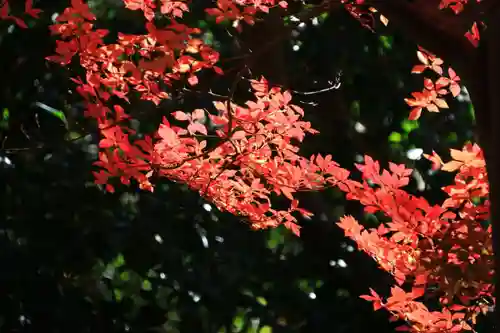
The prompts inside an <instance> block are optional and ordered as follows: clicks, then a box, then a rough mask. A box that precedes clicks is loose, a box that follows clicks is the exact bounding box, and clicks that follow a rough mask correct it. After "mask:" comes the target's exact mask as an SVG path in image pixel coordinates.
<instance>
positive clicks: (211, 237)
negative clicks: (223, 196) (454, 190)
mask: <svg viewBox="0 0 500 333" xmlns="http://www.w3.org/2000/svg"><path fill="white" fill-rule="evenodd" d="M68 4H69V1H63V0H60V1H43V2H42V1H38V2H35V5H36V6H37V7H39V8H42V9H43V11H44V12H43V14H42V17H41V19H39V20H36V21H35V20H32V21H29V20H28V24H29V25H30V28H29V29H28V30H23V29H20V28H18V27H15V26H13V25H12V24H11V23H12V22H6V21H3V22H0V55H1V62H0V68H1V75H0V111H1V112H2V113H1V117H2V118H1V119H0V126H1V128H0V140H1V142H2V146H1V151H0V158H1V161H0V199H1V201H0V207H1V209H0V212H1V215H0V216H1V218H0V221H1V223H0V266H1V267H2V269H1V272H0V331H2V332H257V331H260V332H263V333H270V332H308V333H315V332H332V331H333V332H367V331H373V330H375V331H378V332H385V331H387V332H389V331H393V328H394V325H391V324H389V323H388V320H387V314H385V313H383V312H373V310H372V308H371V305H370V304H369V303H368V302H365V301H363V300H361V299H359V297H358V296H359V295H362V294H365V293H367V291H368V288H369V287H373V288H375V289H377V290H379V291H381V292H382V293H383V292H387V290H388V288H389V286H390V283H391V279H390V277H389V276H387V275H386V274H384V273H382V272H381V271H380V270H379V269H378V268H377V267H376V265H375V263H374V262H373V261H372V259H371V258H369V257H367V256H366V255H364V254H362V253H359V252H358V251H357V250H356V249H355V247H354V244H352V243H351V242H350V241H348V240H347V239H346V238H344V237H343V233H342V232H341V231H340V230H339V229H338V228H337V227H336V226H335V223H336V222H337V220H338V218H339V217H340V216H342V215H343V214H352V215H354V216H356V217H357V218H359V219H361V220H363V221H365V222H366V223H369V224H376V223H379V220H378V219H379V218H380V216H375V215H365V214H363V211H362V207H360V205H359V204H357V203H355V202H347V201H345V199H344V197H343V196H342V195H341V193H339V192H337V191H335V190H329V191H324V192H321V193H304V194H301V197H300V199H301V201H302V202H303V203H304V205H305V206H306V208H308V209H310V210H312V211H313V212H314V213H315V216H314V218H313V219H312V220H304V221H302V225H303V229H302V237H301V238H296V237H294V236H292V235H291V234H290V232H289V231H286V230H284V229H282V228H278V229H274V230H267V231H259V232H255V231H251V230H250V229H249V228H248V226H247V225H246V224H244V223H242V222H241V221H239V220H238V218H236V217H234V216H231V215H228V214H223V213H220V212H218V211H217V210H216V209H215V208H214V207H213V206H212V205H210V204H209V203H207V202H205V201H203V199H201V198H200V197H199V196H198V194H197V193H193V192H191V191H189V190H188V189H186V188H185V187H184V186H182V185H179V184H174V183H171V182H168V181H166V180H160V181H158V183H157V187H156V190H155V192H154V193H145V192H142V191H138V190H136V189H135V187H134V186H131V187H119V190H118V191H117V193H115V194H108V193H104V192H103V191H102V189H101V188H99V187H98V186H96V185H95V184H94V183H93V179H92V174H91V172H92V170H93V166H92V162H93V161H94V160H95V158H96V152H97V147H96V143H97V141H98V137H97V133H96V131H95V127H94V124H93V123H92V122H91V121H88V120H86V119H84V118H83V115H82V113H83V105H82V103H81V99H80V97H79V96H78V95H77V94H76V92H75V90H74V84H73V83H72V82H71V81H70V80H69V77H70V76H72V75H74V73H76V74H81V69H79V67H78V64H77V63H76V62H75V64H72V65H70V66H69V69H70V71H68V70H67V69H65V68H61V67H59V66H58V65H55V64H51V63H48V62H47V61H45V60H44V57H45V56H47V55H50V54H52V53H53V49H54V38H53V37H51V36H50V34H49V31H48V28H47V26H48V25H49V24H50V23H51V21H52V18H53V16H54V14H55V13H60V12H61V11H62V10H63V8H64V7H65V6H67V5H68ZM91 4H92V7H93V8H94V10H95V12H96V13H97V14H98V16H99V23H98V24H99V26H100V27H105V28H107V29H110V30H111V31H112V35H113V33H116V32H118V31H121V32H127V33H139V32H142V31H141V29H142V27H143V18H142V17H141V15H140V13H137V12H130V11H127V10H125V9H124V8H122V7H121V6H120V1H111V0H107V1H104V0H101V1H92V2H91ZM209 5H210V3H208V2H206V1H194V4H193V7H192V13H191V14H189V15H188V16H187V17H186V19H185V21H186V22H189V24H191V25H193V26H199V27H201V28H202V29H203V30H204V31H205V34H204V35H203V38H204V39H205V41H206V42H208V43H212V44H213V45H214V47H216V48H217V49H218V50H219V51H220V52H221V54H222V55H223V57H224V58H231V57H232V58H234V59H236V60H231V61H230V60H226V61H222V67H223V68H224V70H225V71H226V73H227V75H225V76H223V77H218V76H215V75H212V74H210V73H205V74H202V75H201V83H200V85H199V86H197V87H194V88H189V89H187V88H186V87H187V86H184V84H183V83H179V86H178V87H176V88H177V90H176V91H177V93H176V94H175V95H174V98H173V99H172V100H171V101H167V102H165V103H163V104H161V105H160V106H159V107H155V106H154V105H152V104H149V103H136V104H133V105H132V107H133V108H134V110H132V112H133V114H134V117H135V118H136V119H135V122H136V126H137V127H138V128H140V129H141V130H142V131H153V130H154V129H155V128H156V127H157V125H158V122H159V120H160V119H161V117H162V116H163V115H168V114H169V113H170V112H171V111H173V110H174V109H184V110H190V109H193V108H196V107H209V106H210V105H211V102H212V101H213V100H214V97H213V96H212V95H210V94H209V93H207V92H208V89H211V90H212V91H213V92H216V93H220V94H222V95H224V94H227V93H228V89H229V87H230V86H231V85H232V82H233V81H234V76H235V74H236V73H237V72H238V71H239V69H240V68H242V66H247V67H248V68H249V69H250V70H251V72H252V74H253V75H254V76H255V77H257V76H258V75H260V74H263V75H265V76H266V77H268V78H269V79H270V80H271V82H272V83H274V84H278V85H283V86H285V87H286V88H289V89H292V90H294V91H296V93H295V100H294V101H295V103H297V104H299V105H301V106H302V107H304V109H305V110H306V118H307V119H308V120H310V121H311V122H312V123H313V126H314V127H315V128H318V129H319V130H320V131H321V134H320V135H317V136H315V137H311V138H308V139H307V140H306V142H305V144H304V146H303V152H304V154H311V153H317V152H321V153H331V154H333V156H334V159H335V160H337V161H338V162H340V163H341V165H342V166H344V167H346V168H348V169H353V164H354V163H355V162H359V161H360V159H361V158H362V156H363V155H364V154H370V155H371V156H373V157H374V158H376V159H379V160H381V161H382V162H383V163H386V162H388V161H396V162H398V163H406V164H407V165H409V166H411V167H414V168H416V172H415V174H414V180H413V181H412V183H411V185H410V187H409V188H410V190H411V191H413V192H415V193H417V194H419V195H425V196H426V198H428V199H429V200H430V201H433V202H439V200H441V199H442V198H443V195H442V193H441V190H440V187H441V186H442V184H444V183H445V182H448V181H450V176H449V175H443V174H439V173H438V174H432V173H430V172H429V164H428V163H427V162H425V161H423V160H421V159H418V157H419V153H420V152H421V151H420V149H421V150H422V151H424V152H427V153H429V152H431V151H432V150H436V151H437V152H438V153H444V154H446V151H447V149H448V148H450V147H454V148H457V147H461V145H462V144H463V143H464V142H466V141H467V140H471V139H472V134H471V131H470V128H471V126H470V125H471V123H472V121H473V114H472V111H471V106H470V105H469V103H467V96H466V94H464V96H462V97H463V98H462V99H465V102H462V103H460V102H457V101H454V102H453V103H450V106H451V109H452V110H453V114H451V113H448V112H443V113H441V114H426V115H425V116H424V117H423V118H422V119H421V120H420V121H419V122H409V121H407V120H405V119H406V117H407V115H408V111H409V110H408V108H407V106H406V105H405V104H404V101H403V99H404V98H405V97H406V96H407V95H408V94H409V93H410V92H411V91H414V90H419V89H421V86H422V78H421V77H418V76H417V77H415V76H411V75H410V69H411V67H412V65H413V64H414V63H416V61H417V59H416V57H415V51H416V46H415V45H414V44H412V43H411V42H409V41H407V40H405V39H404V38H403V37H402V36H400V35H398V34H397V31H393V30H391V29H390V26H389V28H386V27H383V26H380V27H378V29H377V33H374V32H371V31H369V30H367V29H365V28H363V27H361V26H360V25H359V23H358V22H357V21H356V20H354V19H353V18H352V17H351V16H349V14H347V13H345V12H343V11H325V12H323V13H321V12H320V13H318V16H316V17H310V18H307V19H305V20H303V22H301V21H300V20H299V21H296V20H294V19H293V17H290V16H287V17H285V19H283V18H282V17H280V16H279V15H275V14H272V15H270V16H267V17H265V20H264V21H262V22H259V23H258V24H257V26H255V27H252V28H250V27H245V28H244V33H243V34H242V35H240V36H237V35H235V34H230V32H232V30H231V29H232V28H231V26H230V25H228V24H225V25H216V24H215V23H214V22H213V19H211V18H208V17H207V16H206V15H205V14H204V12H203V9H204V8H206V7H207V6H209ZM293 5H294V6H291V9H290V10H296V11H298V12H300V11H301V10H303V9H304V5H302V4H300V5H299V4H298V3H297V4H295V3H293ZM295 7H297V8H295ZM273 15H274V16H273ZM249 50H252V52H253V54H254V55H253V56H250V55H249ZM252 57H253V58H252ZM259 57H260V58H259ZM340 73H342V74H341V75H340ZM336 80H340V82H341V86H340V88H338V89H325V88H328V87H331V86H332V85H333V84H334V83H335V82H336ZM247 88H248V82H245V81H243V82H241V84H240V85H239V89H238V91H237V92H236V94H235V96H234V99H235V100H236V101H244V100H245V99H246V98H248V93H247V92H246V90H247ZM322 90H324V91H323V92H321V91H322Z"/></svg>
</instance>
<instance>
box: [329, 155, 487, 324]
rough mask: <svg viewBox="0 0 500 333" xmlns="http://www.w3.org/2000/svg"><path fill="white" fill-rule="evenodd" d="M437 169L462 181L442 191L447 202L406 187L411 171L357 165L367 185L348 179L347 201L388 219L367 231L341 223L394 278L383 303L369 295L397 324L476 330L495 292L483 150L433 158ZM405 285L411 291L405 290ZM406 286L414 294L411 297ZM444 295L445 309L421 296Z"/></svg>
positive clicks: (346, 221) (368, 160) (344, 220)
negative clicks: (433, 202)
mask: <svg viewBox="0 0 500 333" xmlns="http://www.w3.org/2000/svg"><path fill="white" fill-rule="evenodd" d="M426 157H427V158H428V159H429V160H431V161H432V162H433V165H434V168H439V169H441V170H444V171H449V172H454V171H457V174H456V176H455V183H454V184H453V185H450V186H446V187H444V188H443V190H444V191H445V192H446V193H447V194H448V195H449V198H448V199H446V200H445V201H444V202H443V203H442V205H434V206H431V205H430V204H429V203H428V202H427V201H426V200H425V199H424V198H420V197H415V196H413V195H410V194H408V193H407V192H405V191H404V190H402V189H401V187H402V186H404V185H406V184H407V183H408V180H409V179H408V176H409V175H410V173H411V170H408V169H405V168H404V167H403V166H396V165H394V164H390V171H388V170H383V171H382V172H381V170H380V166H379V164H378V162H374V161H373V160H372V159H371V158H369V157H366V158H365V164H363V165H358V166H357V167H358V169H359V170H360V171H361V172H362V175H363V182H362V183H358V182H353V181H350V180H348V181H345V182H344V184H346V185H347V187H348V189H349V190H348V191H347V197H348V198H349V199H353V200H358V201H359V202H360V203H361V204H363V205H364V206H365V211H366V212H367V213H376V212H380V213H381V214H383V215H385V217H386V218H388V219H389V222H386V223H382V224H380V225H379V226H378V227H377V228H370V229H366V228H364V227H363V226H362V225H360V224H359V223H358V222H357V221H356V220H355V219H354V218H353V217H351V216H346V217H344V218H342V219H341V221H340V222H339V223H338V225H339V226H340V227H341V228H342V229H344V231H345V234H346V235H347V236H348V237H350V238H352V239H353V240H354V241H355V242H356V243H357V245H358V247H359V248H360V249H361V250H363V251H365V252H366V253H368V254H369V255H371V256H372V257H373V258H374V259H375V260H376V261H377V262H378V263H379V264H380V266H381V267H382V268H383V269H385V270H386V271H388V272H390V273H392V274H393V276H394V278H395V280H396V282H397V284H398V285H396V286H394V287H393V288H392V290H391V296H390V297H389V298H388V299H387V300H385V301H384V300H383V299H382V298H381V297H380V296H379V295H378V294H377V293H376V292H375V291H374V290H371V295H370V296H362V297H363V298H364V299H367V300H370V301H372V302H373V305H374V308H375V309H376V310H377V309H380V308H384V309H386V310H388V311H390V312H391V314H393V318H394V320H401V319H402V320H405V321H406V322H407V323H408V326H403V327H401V329H402V330H408V329H411V330H412V331H414V332H436V333H437V332H458V331H462V330H472V327H471V325H472V324H474V323H475V321H476V317H477V315H478V314H480V313H485V312H487V311H488V307H489V305H488V304H489V302H492V299H491V295H492V292H493V273H494V272H493V250H492V243H491V226H489V225H488V223H487V220H488V217H489V201H488V199H487V196H488V182H487V175H486V168H485V162H484V158H483V154H482V151H481V150H480V148H479V147H478V146H477V145H467V146H465V147H464V148H463V150H462V151H459V150H453V149H452V150H451V157H452V159H453V160H452V161H450V162H448V163H443V161H442V160H441V158H440V157H439V156H438V155H437V154H435V153H433V155H431V156H429V155H426ZM401 286H404V287H405V288H404V289H403V288H402V287H401ZM405 289H407V290H410V291H409V292H406V291H405ZM424 293H425V297H426V298H432V297H437V298H438V299H439V301H440V304H441V311H431V310H429V309H428V308H427V307H426V306H425V305H424V303H423V302H422V301H421V300H420V301H417V300H416V299H418V298H422V296H424Z"/></svg>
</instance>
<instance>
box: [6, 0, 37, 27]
mask: <svg viewBox="0 0 500 333" xmlns="http://www.w3.org/2000/svg"><path fill="white" fill-rule="evenodd" d="M40 12H41V10H40V9H36V8H33V0H25V3H24V13H25V14H27V15H29V16H31V17H33V18H38V14H40ZM0 20H12V21H14V23H16V24H17V25H18V26H20V27H21V28H28V26H27V25H26V23H25V22H24V20H23V19H22V18H20V17H18V16H14V15H12V14H11V13H10V7H9V2H8V1H7V0H1V1H0Z"/></svg>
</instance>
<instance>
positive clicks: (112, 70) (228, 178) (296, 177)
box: [49, 0, 345, 234]
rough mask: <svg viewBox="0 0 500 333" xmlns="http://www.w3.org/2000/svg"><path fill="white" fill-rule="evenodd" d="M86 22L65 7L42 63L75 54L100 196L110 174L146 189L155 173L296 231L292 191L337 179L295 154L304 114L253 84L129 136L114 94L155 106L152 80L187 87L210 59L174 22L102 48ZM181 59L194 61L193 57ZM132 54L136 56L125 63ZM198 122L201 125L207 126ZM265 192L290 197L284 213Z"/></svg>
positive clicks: (332, 169) (264, 223)
mask: <svg viewBox="0 0 500 333" xmlns="http://www.w3.org/2000/svg"><path fill="white" fill-rule="evenodd" d="M134 4H135V5H137V4H138V2H137V1H136V2H135V3H134ZM140 4H141V6H139V5H137V6H135V7H133V8H132V9H142V10H144V13H145V15H146V18H148V14H147V13H148V8H149V9H151V8H153V7H151V6H149V7H148V6H146V4H151V3H150V2H141V3H140ZM128 6H129V7H130V6H131V2H129V3H128ZM94 20H95V16H94V15H93V14H92V13H91V12H90V10H89V7H88V5H87V4H85V3H83V2H82V1H81V0H72V7H69V8H67V9H66V10H65V11H64V13H63V14H62V15H60V16H59V17H58V18H57V23H56V24H54V25H53V26H52V27H51V29H52V31H53V33H54V34H59V35H61V37H62V38H63V39H62V40H58V41H57V43H58V45H57V50H56V51H57V53H58V54H57V55H55V56H52V57H49V59H50V60H52V61H57V62H59V63H61V64H63V65H66V64H68V63H69V62H71V61H72V59H73V57H74V56H75V55H78V57H79V60H80V64H81V65H82V67H83V68H84V69H85V70H86V78H85V80H81V79H75V80H74V81H75V82H76V83H78V84H79V87H78V91H79V93H80V94H81V95H82V96H83V97H84V98H85V99H86V101H87V110H86V115H87V116H89V117H92V118H95V119H96V120H97V122H98V126H99V128H100V130H101V134H102V136H103V138H102V140H101V141H100V143H99V146H100V148H101V151H100V154H99V161H98V162H96V165H97V166H98V167H100V169H101V170H100V171H99V172H95V177H96V182H97V183H98V184H103V185H106V188H107V190H108V191H113V190H114V188H113V186H112V185H111V184H110V183H109V182H110V181H109V178H110V177H119V178H120V180H121V182H122V183H124V184H129V183H130V181H131V180H135V181H137V182H138V184H139V186H140V187H141V188H143V189H148V190H153V185H152V184H151V182H150V181H149V180H150V178H151V177H152V176H153V175H157V176H158V175H159V176H164V177H167V178H168V179H171V180H174V181H177V182H182V183H185V184H187V185H188V186H189V187H190V188H192V189H193V190H196V191H199V192H200V193H201V194H202V195H203V196H204V197H206V198H207V199H208V200H211V201H212V202H214V203H215V204H216V205H217V207H218V208H219V209H221V210H225V211H229V212H232V213H235V214H238V215H240V216H243V217H246V218H247V219H248V220H249V222H250V223H251V224H252V227H254V228H264V227H270V226H277V225H279V224H284V225H285V226H286V227H288V228H290V229H292V230H293V231H294V232H295V233H296V234H298V226H297V225H296V224H295V222H296V218H295V217H294V216H292V213H293V212H296V211H298V212H301V213H303V214H308V213H307V212H306V211H303V210H301V209H300V208H299V207H298V202H297V200H294V198H293V193H294V192H296V191H299V190H303V189H309V190H316V189H319V188H322V187H324V186H325V184H335V183H336V182H337V181H338V180H339V179H342V178H343V177H345V172H344V170H343V169H341V168H339V167H338V166H337V165H336V163H335V162H333V161H331V157H330V158H326V159H323V158H322V157H321V156H316V157H311V158H310V159H306V158H304V157H301V156H299V155H297V151H298V147H297V146H295V145H294V144H293V143H292V141H293V140H296V141H301V140H302V139H303V137H304V135H305V133H315V131H314V130H313V129H312V128H311V127H310V123H308V122H304V121H301V120H300V118H301V117H302V116H303V111H302V110H301V109H300V108H299V107H298V106H295V105H292V104H290V101H291V95H290V94H289V93H288V92H282V91H280V89H276V88H274V89H269V88H268V87H267V82H266V81H265V80H261V81H254V82H253V83H252V85H253V87H254V90H255V96H256V101H255V102H250V101H249V102H247V103H246V105H245V106H238V105H234V104H233V103H229V102H228V103H222V102H218V103H216V107H217V109H218V110H219V114H217V115H211V114H209V115H208V117H205V111H203V110H195V111H194V112H192V113H185V112H182V111H176V112H174V113H173V114H172V116H173V117H174V118H176V119H177V120H178V121H185V122H187V123H188V125H187V127H186V128H181V127H177V126H171V125H170V123H169V121H168V120H167V119H164V121H163V123H162V124H161V125H160V128H159V129H158V131H157V133H155V134H154V135H151V136H149V135H147V136H145V137H143V138H140V139H135V140H131V136H133V135H134V134H135V132H134V131H133V130H132V129H131V128H128V127H127V126H126V125H125V124H124V123H122V121H123V120H126V119H127V118H128V117H129V116H128V115H127V114H126V113H125V109H124V107H122V106H121V105H119V104H116V103H115V104H114V105H113V106H112V107H110V106H108V104H109V102H110V101H111V100H112V97H113V96H115V97H118V98H119V99H121V100H123V101H124V102H129V101H130V100H129V95H130V94H132V93H133V92H135V93H136V94H137V93H138V94H139V96H140V98H141V99H146V100H151V101H152V102H154V103H156V104H158V103H159V102H160V101H161V99H164V98H168V97H169V95H168V94H167V93H166V92H165V91H163V90H162V89H160V86H159V84H158V82H162V83H164V84H166V86H168V85H169V83H170V82H171V80H180V79H181V78H182V77H181V75H183V74H187V75H188V76H189V78H188V81H189V82H190V83H191V84H196V82H197V80H193V77H195V76H194V73H195V72H196V71H199V70H201V69H203V68H210V67H212V68H214V69H216V70H217V68H216V67H215V66H214V63H215V62H216V61H217V60H218V54H217V52H215V51H214V50H212V49H211V48H210V47H208V46H206V45H204V44H203V43H202V42H201V41H200V40H199V39H195V38H192V37H191V36H192V34H195V33H198V31H197V30H196V29H191V28H189V27H187V26H185V25H182V24H179V23H176V22H175V21H174V19H173V18H172V20H171V23H170V25H169V26H168V27H167V28H166V29H159V28H157V27H155V26H154V25H153V24H152V23H151V22H148V23H147V24H146V27H147V29H148V31H149V34H148V35H140V36H136V35H123V34H120V35H119V36H118V43H117V44H111V45H105V44H104V43H103V40H102V38H103V37H104V36H105V35H106V34H107V31H105V30H94V29H93V24H92V21H94ZM153 53H154V54H155V57H154V58H153V56H152V54H153ZM188 53H190V54H198V55H199V56H200V57H199V59H195V58H194V57H193V56H191V55H187V54H188ZM137 54H139V55H140V57H141V59H140V60H139V61H137V60H135V61H134V60H133V56H134V55H137ZM158 54H160V55H158ZM174 54H179V56H178V57H177V58H175V57H174ZM205 118H207V119H205ZM204 122H206V123H208V122H210V124H209V126H206V125H204ZM210 125H211V127H212V128H213V132H214V133H215V135H214V136H216V137H218V138H219V139H220V140H219V143H218V144H217V145H216V146H215V147H212V148H210V149H209V148H207V141H206V140H205V139H206V138H207V135H208V131H209V128H208V127H210ZM273 192H274V193H275V194H277V195H284V196H286V197H287V198H289V199H290V200H291V204H290V207H289V209H287V210H276V209H274V208H273V207H272V206H271V201H270V198H269V197H270V194H271V193H273Z"/></svg>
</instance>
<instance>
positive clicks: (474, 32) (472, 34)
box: [439, 0, 482, 47]
mask: <svg viewBox="0 0 500 333" xmlns="http://www.w3.org/2000/svg"><path fill="white" fill-rule="evenodd" d="M472 1H474V0H472ZM481 1H482V0H476V2H481ZM468 2H469V0H441V3H440V4H439V9H444V8H450V9H451V10H453V12H454V13H455V14H456V15H458V14H460V13H461V12H462V11H463V10H464V6H465V5H467V3H468ZM465 37H466V38H467V39H468V40H469V41H470V42H471V43H472V45H474V46H475V47H478V45H479V40H480V39H481V37H480V34H479V29H478V25H477V22H474V23H473V24H472V28H471V30H470V31H467V32H466V33H465Z"/></svg>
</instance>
